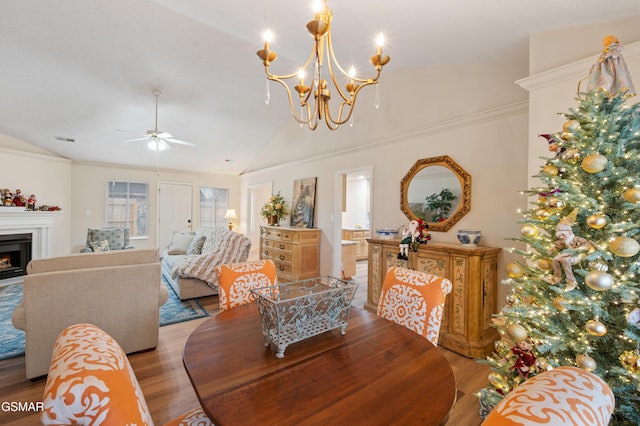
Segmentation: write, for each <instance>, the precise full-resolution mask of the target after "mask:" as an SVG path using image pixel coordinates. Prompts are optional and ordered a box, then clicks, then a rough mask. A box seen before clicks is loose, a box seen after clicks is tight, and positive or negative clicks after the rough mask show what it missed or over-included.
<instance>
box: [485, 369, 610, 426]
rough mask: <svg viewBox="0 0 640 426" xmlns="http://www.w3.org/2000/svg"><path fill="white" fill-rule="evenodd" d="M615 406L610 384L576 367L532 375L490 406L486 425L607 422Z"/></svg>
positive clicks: (576, 425)
mask: <svg viewBox="0 0 640 426" xmlns="http://www.w3.org/2000/svg"><path fill="white" fill-rule="evenodd" d="M614 407H615V399H614V397H613V392H612V391H611V388H609V386H608V385H607V384H606V383H605V382H604V381H603V380H602V379H601V378H600V377H598V376H596V375H595V374H593V373H590V372H588V371H586V370H583V369H581V368H577V367H570V366H564V367H557V368H554V369H553V370H549V371H545V372H544V373H541V374H539V375H537V376H534V377H532V378H530V379H529V380H527V381H525V382H524V383H522V384H521V385H520V386H518V387H517V388H515V389H514V390H512V391H511V392H509V394H507V396H506V397H505V398H504V399H503V400H502V401H500V403H499V404H498V405H497V406H496V407H495V408H494V409H493V410H491V413H489V415H488V416H487V418H486V419H485V421H484V422H483V423H482V425H483V426H497V425H500V426H515V425H519V426H540V425H550V426H564V425H572V426H606V425H608V424H609V420H610V418H611V414H612V413H613V409H614Z"/></svg>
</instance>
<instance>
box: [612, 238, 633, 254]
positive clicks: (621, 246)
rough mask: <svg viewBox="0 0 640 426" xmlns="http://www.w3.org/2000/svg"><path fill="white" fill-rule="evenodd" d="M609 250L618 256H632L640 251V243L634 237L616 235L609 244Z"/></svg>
mask: <svg viewBox="0 0 640 426" xmlns="http://www.w3.org/2000/svg"><path fill="white" fill-rule="evenodd" d="M609 250H611V252H612V253H613V254H615V255H616V256H620V257H631V256H635V255H636V254H638V252H639V251H640V244H638V242H637V241H636V240H634V239H633V238H628V237H616V238H615V239H614V240H613V241H611V243H610V244H609Z"/></svg>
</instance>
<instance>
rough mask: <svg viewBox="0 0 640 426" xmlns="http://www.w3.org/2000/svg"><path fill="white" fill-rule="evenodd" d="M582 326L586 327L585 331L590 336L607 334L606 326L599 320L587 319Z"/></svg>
mask: <svg viewBox="0 0 640 426" xmlns="http://www.w3.org/2000/svg"><path fill="white" fill-rule="evenodd" d="M584 328H586V329H587V332H588V333H589V334H591V335H592V336H604V335H605V334H607V326H605V325H604V324H603V323H601V322H600V321H596V320H589V321H587V323H586V324H585V325H584Z"/></svg>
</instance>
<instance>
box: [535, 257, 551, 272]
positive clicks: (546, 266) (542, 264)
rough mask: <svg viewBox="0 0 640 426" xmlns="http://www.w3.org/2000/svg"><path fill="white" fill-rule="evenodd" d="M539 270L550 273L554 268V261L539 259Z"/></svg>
mask: <svg viewBox="0 0 640 426" xmlns="http://www.w3.org/2000/svg"><path fill="white" fill-rule="evenodd" d="M538 268H540V269H542V270H543V271H550V270H551V269H552V268H553V261H552V260H551V259H547V258H544V259H538Z"/></svg>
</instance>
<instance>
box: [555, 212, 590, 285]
mask: <svg viewBox="0 0 640 426" xmlns="http://www.w3.org/2000/svg"><path fill="white" fill-rule="evenodd" d="M577 215H578V211H577V210H573V211H572V212H571V213H569V214H568V215H567V216H565V217H564V218H562V219H560V221H559V222H558V225H557V226H556V237H557V238H558V239H557V240H556V241H555V242H554V243H553V247H552V248H550V249H549V250H547V253H548V254H551V253H553V252H559V253H558V254H557V255H556V256H555V257H554V258H553V275H552V276H550V277H545V278H543V280H544V281H546V282H548V283H550V284H558V283H559V282H560V281H561V280H562V271H561V270H560V268H562V270H564V274H565V278H566V280H567V283H566V285H565V288H564V291H571V290H573V289H574V288H576V286H577V285H578V282H577V281H576V278H575V276H574V275H573V265H575V264H576V263H579V262H580V261H581V260H582V257H583V256H584V254H585V252H587V251H588V250H589V249H591V248H596V247H595V245H594V244H593V243H592V242H590V241H589V240H587V239H585V238H582V237H578V236H575V235H574V234H573V229H572V228H571V227H572V226H573V224H574V223H575V221H576V216H577Z"/></svg>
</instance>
